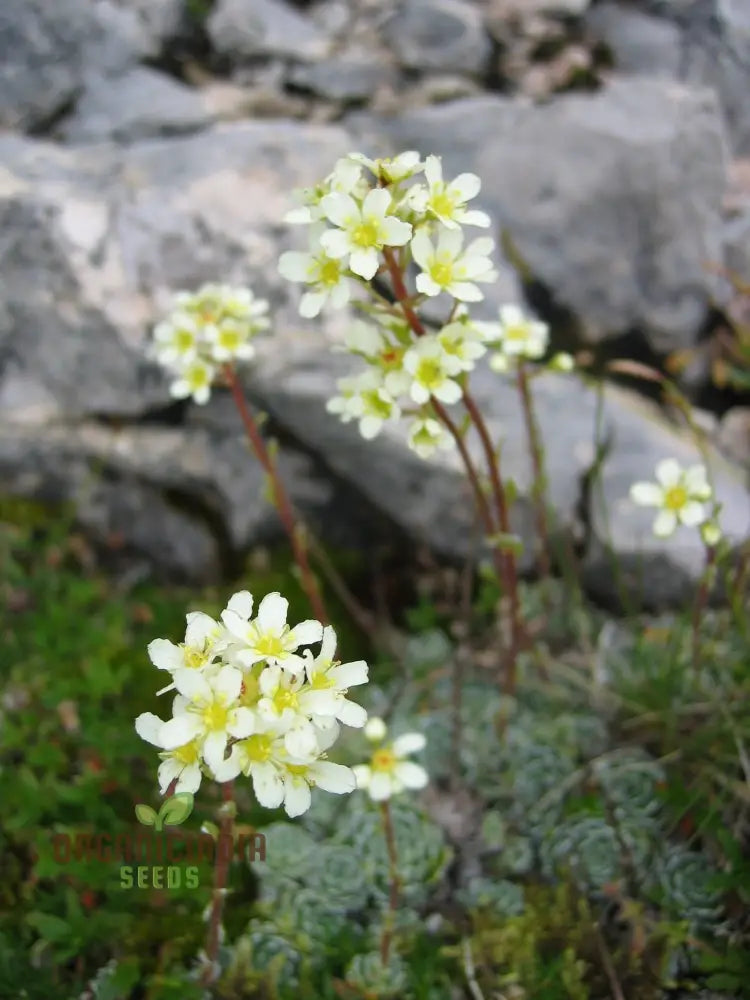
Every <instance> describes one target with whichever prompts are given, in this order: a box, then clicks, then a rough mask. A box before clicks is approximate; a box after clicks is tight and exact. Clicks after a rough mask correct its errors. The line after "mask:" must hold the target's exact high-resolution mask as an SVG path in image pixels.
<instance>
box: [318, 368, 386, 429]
mask: <svg viewBox="0 0 750 1000" xmlns="http://www.w3.org/2000/svg"><path fill="white" fill-rule="evenodd" d="M336 385H337V388H338V390H339V392H340V393H341V395H340V396H334V397H333V399H329V400H328V402H327V403H326V410H328V412H329V413H335V414H337V415H338V416H340V418H341V420H342V422H343V423H345V424H346V423H349V421H351V420H358V421H359V432H360V434H361V435H362V437H363V438H365V439H366V440H367V441H371V440H372V439H373V438H375V437H377V435H378V434H379V433H380V431H381V430H382V428H383V425H384V424H385V423H386V421H388V420H397V419H398V418H399V417H400V416H401V410H400V409H399V407H398V404H397V403H396V401H395V399H394V398H393V396H392V395H391V393H390V392H389V391H388V389H387V388H386V386H385V384H384V382H383V377H382V375H381V374H380V372H378V371H374V370H370V371H366V372H362V373H361V374H359V375H353V376H346V377H344V378H341V379H339V380H338V381H337V383H336Z"/></svg>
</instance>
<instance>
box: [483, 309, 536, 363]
mask: <svg viewBox="0 0 750 1000" xmlns="http://www.w3.org/2000/svg"><path fill="white" fill-rule="evenodd" d="M548 340H549V327H548V326H547V324H546V323H541V322H539V321H538V320H535V319H533V318H532V317H531V316H527V315H526V314H525V313H524V312H523V310H522V309H519V307H518V306H503V307H502V308H501V309H500V344H499V347H500V357H499V358H498V356H497V355H495V357H494V358H493V359H491V361H490V366H491V367H492V368H494V369H495V370H496V371H498V370H499V371H506V370H507V363H505V364H504V362H503V361H502V358H503V355H504V356H505V358H506V359H508V358H511V359H517V358H530V359H532V360H533V359H535V358H541V357H542V355H543V354H544V352H545V351H546V350H547V342H548Z"/></svg>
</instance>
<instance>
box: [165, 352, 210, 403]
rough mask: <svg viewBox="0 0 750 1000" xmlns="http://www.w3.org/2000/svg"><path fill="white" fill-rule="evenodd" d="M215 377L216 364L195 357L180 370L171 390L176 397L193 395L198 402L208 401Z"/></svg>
mask: <svg viewBox="0 0 750 1000" xmlns="http://www.w3.org/2000/svg"><path fill="white" fill-rule="evenodd" d="M215 377H216V367H215V365H213V364H211V362H209V361H203V360H202V359H200V358H194V359H193V360H192V361H189V362H188V363H187V364H186V365H185V367H184V368H181V369H179V370H178V372H177V378H175V380H174V381H173V382H172V384H171V385H170V387H169V392H170V394H171V395H172V396H174V398H175V399H187V398H188V397H189V396H192V397H193V399H194V400H195V402H196V403H200V404H203V403H207V402H208V400H209V397H210V395H211V386H212V385H213V381H214V378H215Z"/></svg>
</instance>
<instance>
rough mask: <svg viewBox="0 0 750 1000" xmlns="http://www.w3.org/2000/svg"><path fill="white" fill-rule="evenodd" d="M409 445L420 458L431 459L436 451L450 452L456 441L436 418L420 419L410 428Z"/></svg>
mask: <svg viewBox="0 0 750 1000" xmlns="http://www.w3.org/2000/svg"><path fill="white" fill-rule="evenodd" d="M407 443H408V445H409V447H410V448H411V450H412V451H414V452H416V454H417V455H419V457H420V458H430V456H431V455H434V454H435V452H436V451H440V450H446V451H447V450H448V449H450V448H453V447H454V446H455V441H454V440H453V438H452V437H451V436H450V434H449V433H448V432H447V431H446V429H445V428H444V427H443V425H442V424H441V423H439V422H438V421H437V420H435V419H434V417H419V418H418V419H417V420H415V421H414V423H413V424H412V425H411V427H410V428H409V437H408V439H407Z"/></svg>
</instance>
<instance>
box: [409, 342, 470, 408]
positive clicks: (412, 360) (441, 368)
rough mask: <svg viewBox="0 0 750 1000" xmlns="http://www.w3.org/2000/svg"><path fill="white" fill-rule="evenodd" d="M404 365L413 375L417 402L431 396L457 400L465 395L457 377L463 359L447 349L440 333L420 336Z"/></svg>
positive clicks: (412, 384) (447, 400) (426, 399)
mask: <svg viewBox="0 0 750 1000" xmlns="http://www.w3.org/2000/svg"><path fill="white" fill-rule="evenodd" d="M404 368H405V370H406V371H407V372H408V373H409V375H411V377H412V383H411V386H410V388H409V393H410V395H411V398H412V399H413V400H414V402H415V403H419V404H420V405H421V404H422V403H426V402H427V401H428V400H429V398H430V396H434V397H435V399H439V400H440V402H441V403H456V402H458V400H459V399H460V398H461V392H462V390H461V386H460V385H459V384H458V382H456V381H455V376H456V375H458V374H459V373H460V372H461V370H462V365H461V362H460V361H459V360H458V358H456V356H455V355H453V354H448V353H446V351H445V350H444V349H443V346H442V345H441V343H440V341H439V340H438V339H437V337H434V336H431V335H430V334H426V335H425V336H423V337H420V338H419V340H418V341H417V342H416V343H415V344H414V345H413V347H410V348H409V350H408V351H407V352H406V354H405V355H404Z"/></svg>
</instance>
